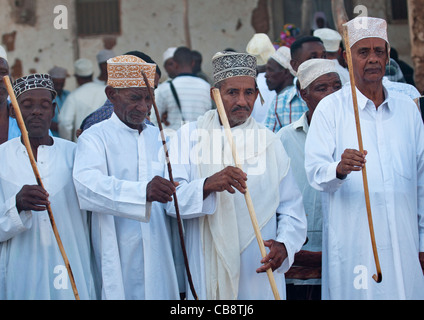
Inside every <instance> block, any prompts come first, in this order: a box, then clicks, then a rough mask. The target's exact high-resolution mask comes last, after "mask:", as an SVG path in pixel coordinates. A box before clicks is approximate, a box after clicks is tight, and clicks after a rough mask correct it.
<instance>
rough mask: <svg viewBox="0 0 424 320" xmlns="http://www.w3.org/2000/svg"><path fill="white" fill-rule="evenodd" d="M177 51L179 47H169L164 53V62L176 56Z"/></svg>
mask: <svg viewBox="0 0 424 320" xmlns="http://www.w3.org/2000/svg"><path fill="white" fill-rule="evenodd" d="M175 51H177V48H168V49H166V51H165V52H164V53H163V62H166V60H168V59H171V58H172V57H173V56H174V53H175Z"/></svg>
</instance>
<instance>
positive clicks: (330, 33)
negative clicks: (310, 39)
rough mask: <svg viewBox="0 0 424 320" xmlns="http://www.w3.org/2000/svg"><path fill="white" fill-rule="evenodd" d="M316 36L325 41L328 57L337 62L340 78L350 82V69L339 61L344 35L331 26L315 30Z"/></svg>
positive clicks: (344, 81) (343, 81)
mask: <svg viewBox="0 0 424 320" xmlns="http://www.w3.org/2000/svg"><path fill="white" fill-rule="evenodd" d="M314 36H315V37H318V38H320V39H321V40H322V42H323V43H324V47H325V50H326V51H327V59H330V60H333V61H334V62H335V63H336V68H337V72H338V73H339V75H340V80H342V83H343V84H345V83H346V82H349V81H350V79H349V71H348V70H347V69H346V68H344V67H342V66H341V65H340V63H339V58H340V55H341V54H342V48H341V47H340V44H341V42H342V36H341V35H340V33H338V32H337V31H336V30H333V29H330V28H320V29H317V30H315V31H314Z"/></svg>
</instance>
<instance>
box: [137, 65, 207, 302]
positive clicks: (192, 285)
mask: <svg viewBox="0 0 424 320" xmlns="http://www.w3.org/2000/svg"><path fill="white" fill-rule="evenodd" d="M142 75H143V78H144V82H145V83H146V86H147V89H148V91H149V95H150V96H151V97H152V100H153V107H154V109H155V114H156V119H157V121H158V126H159V130H160V134H161V138H162V144H163V149H164V151H165V157H166V163H167V165H168V173H169V181H171V182H172V183H174V177H173V174H172V166H171V161H170V159H169V151H168V146H167V144H166V138H165V133H164V131H163V126H162V121H161V118H160V114H159V109H158V107H157V105H156V100H155V98H154V97H155V96H154V93H153V90H152V87H151V86H150V83H149V80H148V79H147V76H146V73H145V72H144V71H142ZM173 196H174V206H175V212H176V215H177V222H178V232H179V234H180V244H181V250H182V252H183V256H184V264H185V268H186V273H187V279H188V283H189V286H190V291H191V293H192V295H193V297H194V299H195V300H199V298H198V296H197V293H196V290H195V289H194V284H193V280H192V277H191V272H190V266H189V263H188V257H187V250H186V246H185V242H184V230H183V224H182V220H181V215H180V209H179V206H178V199H177V192H175V193H174V195H173Z"/></svg>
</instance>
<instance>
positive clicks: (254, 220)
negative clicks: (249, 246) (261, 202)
mask: <svg viewBox="0 0 424 320" xmlns="http://www.w3.org/2000/svg"><path fill="white" fill-rule="evenodd" d="M212 93H213V96H214V99H215V103H216V105H217V108H218V112H219V116H220V118H221V121H222V124H223V125H224V129H225V133H226V136H227V140H228V143H229V144H230V146H231V151H232V154H233V159H234V162H235V164H236V167H238V168H239V169H241V170H243V167H242V165H241V164H240V160H239V157H238V154H237V149H236V145H235V143H234V140H233V135H232V133H231V128H230V124H229V122H228V118H227V114H226V113H225V109H224V104H223V102H222V98H221V93H220V92H219V90H218V89H213V90H212ZM244 197H245V200H246V205H247V208H248V210H249V215H250V219H251V220H252V225H253V229H254V231H255V235H256V239H257V241H258V244H259V249H260V250H261V255H262V258H265V257H266V255H267V253H266V250H265V245H264V241H263V239H262V235H261V230H260V228H259V224H258V220H257V218H256V213H255V209H254V206H253V201H252V198H251V196H250V193H249V190H248V189H247V188H246V193H245V195H244ZM266 273H267V275H268V279H269V283H270V284H271V289H272V292H273V294H274V297H275V300H281V298H280V295H279V293H278V289H277V285H276V283H275V278H274V274H273V272H272V270H271V269H268V270H267V271H266Z"/></svg>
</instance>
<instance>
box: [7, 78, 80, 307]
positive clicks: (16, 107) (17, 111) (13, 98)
mask: <svg viewBox="0 0 424 320" xmlns="http://www.w3.org/2000/svg"><path fill="white" fill-rule="evenodd" d="M3 82H4V84H5V85H6V88H7V92H8V93H9V96H10V100H11V102H12V106H13V110H14V111H15V115H16V120H17V122H18V126H19V129H20V130H21V134H22V139H23V142H24V145H25V148H26V150H27V152H28V156H29V160H30V162H31V166H32V170H33V171H34V175H35V178H36V180H37V184H38V185H39V186H40V187H42V188H43V189H44V190H45V188H44V185H43V182H42V181H41V176H40V173H39V171H38V168H37V162H36V161H35V157H34V154H33V152H32V149H31V143H30V141H29V136H28V131H27V129H26V126H25V122H24V120H23V118H22V113H21V110H20V108H19V105H18V101H17V99H16V96H15V92H14V91H13V87H12V84H11V82H10V79H9V76H5V77H4V78H3ZM47 212H48V214H49V218H50V223H51V225H52V229H53V233H54V236H55V238H56V241H57V244H58V246H59V250H60V253H61V254H62V258H63V261H64V263H65V266H66V270H67V271H68V275H69V280H70V281H71V285H72V290H73V292H74V296H75V299H76V300H80V297H79V294H78V290H77V286H76V284H75V279H74V275H73V273H72V269H71V265H70V263H69V260H68V257H67V255H66V252H65V248H64V247H63V244H62V240H61V239H60V235H59V231H58V229H57V226H56V222H55V220H54V216H53V212H52V209H51V206H50V205H47Z"/></svg>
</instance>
